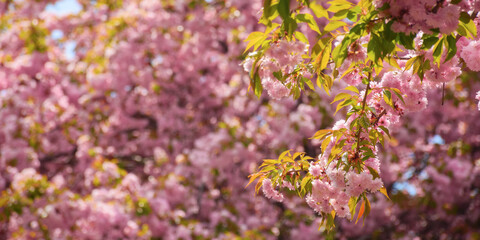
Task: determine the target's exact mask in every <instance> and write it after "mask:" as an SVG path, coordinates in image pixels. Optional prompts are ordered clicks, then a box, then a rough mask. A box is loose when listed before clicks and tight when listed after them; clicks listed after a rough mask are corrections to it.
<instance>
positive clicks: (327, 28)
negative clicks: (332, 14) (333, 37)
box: [323, 21, 347, 32]
mask: <svg viewBox="0 0 480 240" xmlns="http://www.w3.org/2000/svg"><path fill="white" fill-rule="evenodd" d="M346 25H347V23H346V22H342V21H330V22H328V24H327V25H326V26H325V28H324V29H323V31H326V32H331V31H333V30H335V29H337V28H339V27H343V26H346Z"/></svg>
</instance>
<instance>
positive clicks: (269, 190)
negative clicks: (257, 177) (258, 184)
mask: <svg viewBox="0 0 480 240" xmlns="http://www.w3.org/2000/svg"><path fill="white" fill-rule="evenodd" d="M262 191H263V194H265V197H267V198H270V199H273V200H275V201H277V202H282V201H283V198H284V197H283V194H281V193H280V192H278V191H277V190H275V189H274V186H273V183H272V181H271V180H270V178H267V179H265V180H263V183H262Z"/></svg>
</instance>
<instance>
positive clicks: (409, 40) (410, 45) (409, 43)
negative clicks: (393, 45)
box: [398, 33, 416, 50]
mask: <svg viewBox="0 0 480 240" xmlns="http://www.w3.org/2000/svg"><path fill="white" fill-rule="evenodd" d="M398 36H399V42H400V44H402V45H403V46H404V47H405V48H407V49H412V50H413V49H415V47H414V46H415V45H414V42H413V40H414V39H415V37H416V35H415V34H410V35H405V33H399V34H398Z"/></svg>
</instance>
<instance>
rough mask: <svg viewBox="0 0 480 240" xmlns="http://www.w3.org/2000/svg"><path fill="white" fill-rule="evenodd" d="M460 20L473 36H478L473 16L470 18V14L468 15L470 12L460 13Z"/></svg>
mask: <svg viewBox="0 0 480 240" xmlns="http://www.w3.org/2000/svg"><path fill="white" fill-rule="evenodd" d="M460 22H461V24H464V27H465V29H467V31H468V32H470V33H471V34H472V35H473V37H476V36H477V27H476V25H475V22H474V21H473V20H472V18H470V15H468V13H466V12H462V13H460Z"/></svg>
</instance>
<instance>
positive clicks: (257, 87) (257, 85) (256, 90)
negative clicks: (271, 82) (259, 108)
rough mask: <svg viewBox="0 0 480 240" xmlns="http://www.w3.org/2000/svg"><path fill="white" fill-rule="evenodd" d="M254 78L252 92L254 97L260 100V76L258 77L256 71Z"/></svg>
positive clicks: (261, 89) (261, 88)
mask: <svg viewBox="0 0 480 240" xmlns="http://www.w3.org/2000/svg"><path fill="white" fill-rule="evenodd" d="M254 76H255V78H254V83H255V85H254V86H255V87H254V88H253V91H254V93H255V96H257V97H258V98H260V96H261V95H262V91H263V86H262V80H261V79H260V76H259V75H258V71H257V72H256V73H255V75H254Z"/></svg>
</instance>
